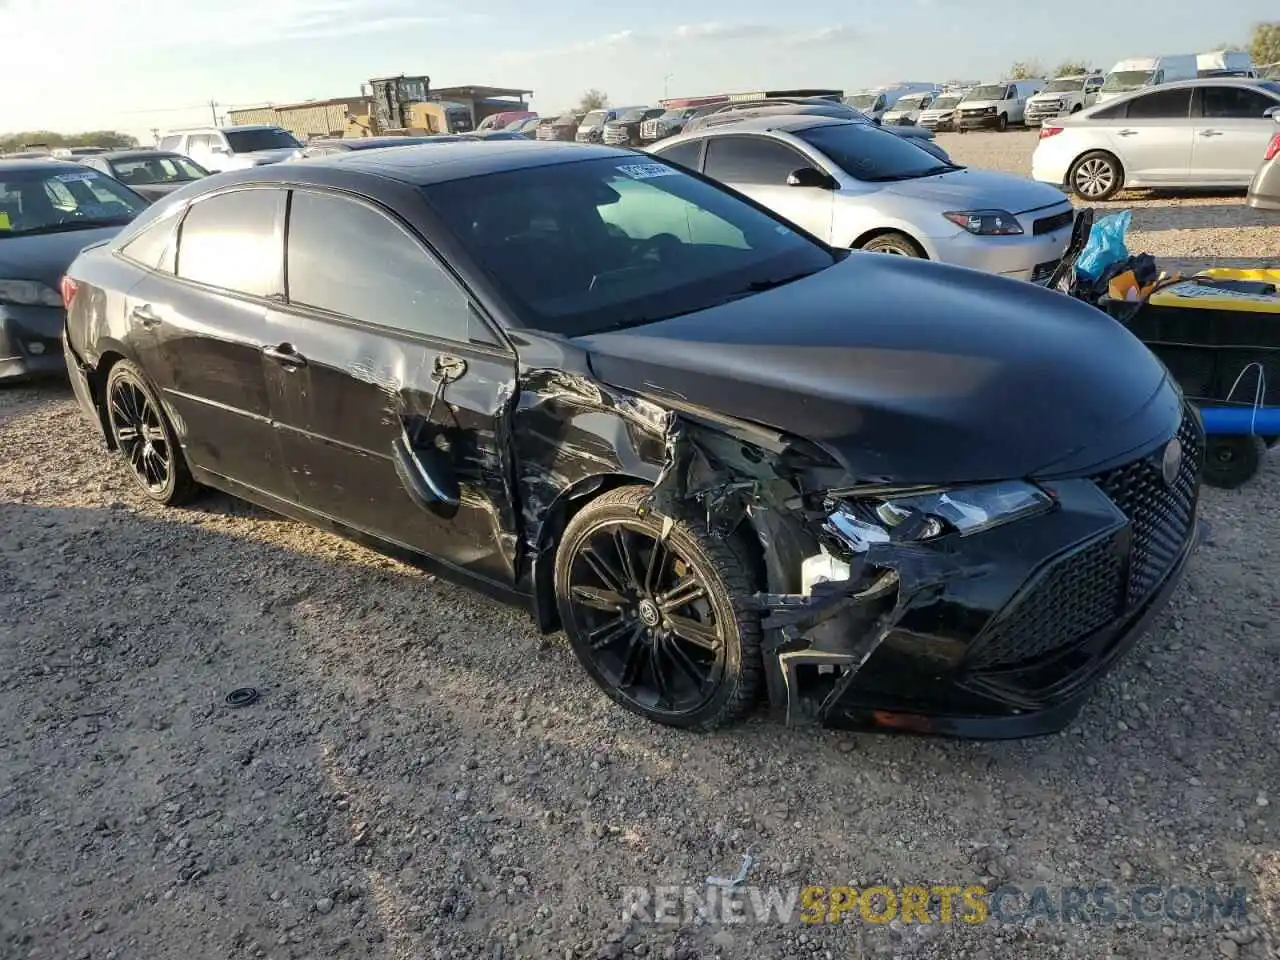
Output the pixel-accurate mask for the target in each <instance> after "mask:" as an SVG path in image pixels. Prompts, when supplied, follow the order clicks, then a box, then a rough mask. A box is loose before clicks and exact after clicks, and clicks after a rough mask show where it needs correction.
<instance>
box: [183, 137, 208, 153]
mask: <svg viewBox="0 0 1280 960" xmlns="http://www.w3.org/2000/svg"><path fill="white" fill-rule="evenodd" d="M187 149H188V150H208V149H209V138H208V137H207V136H206V135H205V134H203V133H197V134H194V135H192V136H190V137H188V138H187Z"/></svg>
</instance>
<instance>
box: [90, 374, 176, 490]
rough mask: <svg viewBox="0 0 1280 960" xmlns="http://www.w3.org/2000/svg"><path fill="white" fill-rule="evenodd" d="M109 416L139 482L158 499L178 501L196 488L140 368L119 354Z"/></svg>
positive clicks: (110, 378) (118, 443) (115, 437)
mask: <svg viewBox="0 0 1280 960" xmlns="http://www.w3.org/2000/svg"><path fill="white" fill-rule="evenodd" d="M106 404H107V421H108V423H109V424H110V425H111V436H112V439H113V440H114V441H115V444H116V449H117V450H119V451H120V454H121V455H122V456H123V457H124V458H125V461H126V462H127V463H128V464H129V470H130V472H131V473H132V474H133V478H134V480H135V481H137V484H138V486H139V487H141V488H142V490H143V492H144V493H146V495H147V496H148V497H150V498H151V499H152V500H155V501H156V502H157V503H162V504H166V505H170V504H177V503H181V502H184V501H186V500H189V499H190V498H191V497H192V496H193V495H194V494H195V492H196V484H195V481H193V480H192V479H191V473H190V471H188V469H187V462H186V459H185V458H184V457H183V455H182V450H181V448H180V447H179V445H178V442H177V439H176V437H175V436H174V433H173V428H172V427H171V426H170V425H169V423H168V421H167V420H166V419H165V416H164V412H163V411H162V410H161V409H160V404H159V402H158V401H157V400H156V397H155V393H154V392H153V391H152V390H151V388H150V387H149V386H148V385H147V382H146V380H144V379H143V376H142V372H141V371H140V370H139V369H138V368H137V367H136V366H134V365H133V364H132V363H129V362H128V361H127V360H121V361H120V362H118V363H117V364H116V365H115V366H113V367H112V368H111V373H110V374H109V375H108V377H107V390H106Z"/></svg>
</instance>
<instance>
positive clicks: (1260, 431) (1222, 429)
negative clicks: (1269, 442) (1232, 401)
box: [1200, 407, 1280, 437]
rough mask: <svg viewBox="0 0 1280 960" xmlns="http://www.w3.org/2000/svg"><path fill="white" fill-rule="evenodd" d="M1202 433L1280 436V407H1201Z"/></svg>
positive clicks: (1238, 435)
mask: <svg viewBox="0 0 1280 960" xmlns="http://www.w3.org/2000/svg"><path fill="white" fill-rule="evenodd" d="M1200 419H1202V420H1203V421H1204V432H1205V433H1206V434H1209V435H1221V436H1236V437H1240V436H1251V435H1252V436H1263V437H1275V436H1280V407H1201V408H1200Z"/></svg>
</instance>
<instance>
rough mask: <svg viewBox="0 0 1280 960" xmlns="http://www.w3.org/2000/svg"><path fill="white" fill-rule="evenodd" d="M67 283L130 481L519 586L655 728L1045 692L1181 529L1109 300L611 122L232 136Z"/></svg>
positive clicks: (1117, 616) (92, 388)
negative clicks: (750, 176) (738, 182)
mask: <svg viewBox="0 0 1280 960" xmlns="http://www.w3.org/2000/svg"><path fill="white" fill-rule="evenodd" d="M66 294H67V297H68V299H69V303H70V315H69V321H68V325H67V337H66V344H65V346H66V356H67V363H68V367H69V370H70V373H71V375H72V382H73V384H74V387H75V390H76V395H77V397H78V399H79V401H80V403H81V405H82V406H83V408H84V410H85V412H86V414H87V415H88V417H89V418H90V419H91V421H92V422H93V423H94V424H95V425H96V427H97V429H99V430H100V431H101V432H102V434H103V435H104V436H105V438H106V441H107V444H108V446H109V447H111V448H113V449H115V450H118V451H119V452H120V453H122V454H123V455H124V462H125V464H126V465H127V466H128V468H129V469H130V471H131V472H132V474H133V475H134V477H135V478H136V480H137V483H138V485H139V487H140V489H142V490H143V491H145V492H146V494H147V495H148V496H150V497H151V498H152V499H154V500H156V501H158V502H160V503H165V504H170V503H178V502H181V501H183V500H185V499H187V498H189V497H192V496H193V495H195V494H196V493H197V491H198V487H199V486H200V485H207V486H211V487H217V488H220V489H222V490H224V491H229V492H231V493H233V494H236V495H239V496H242V497H245V498H247V499H249V500H252V501H254V502H256V503H259V504H261V505H263V506H265V507H268V508H269V509H272V510H275V511H278V512H280V513H284V514H288V515H290V516H294V517H297V518H300V519H303V520H306V521H310V522H312V523H316V524H320V525H323V526H325V527H328V528H330V529H335V530H338V531H340V532H343V533H346V534H348V535H351V536H354V537H356V538H358V539H361V540H363V541H364V542H367V543H370V544H373V545H375V546H377V547H379V548H382V549H384V550H387V551H390V552H394V553H397V554H399V555H401V556H405V557H408V558H411V559H414V560H416V561H417V562H420V563H422V564H423V565H425V566H430V567H433V568H435V569H438V570H441V571H443V572H445V573H446V574H448V575H450V576H453V577H456V578H459V579H462V580H465V581H467V582H470V583H472V584H474V585H476V586H479V587H482V588H484V589H487V590H489V591H491V592H492V593H494V594H496V595H499V596H502V597H505V598H507V599H510V600H513V601H515V602H519V603H522V604H525V605H527V606H528V607H529V609H530V610H531V611H532V613H533V615H534V617H535V618H536V621H537V623H538V625H539V626H540V627H541V628H542V629H543V630H547V631H550V630H554V629H556V628H557V627H561V626H563V628H564V629H565V631H566V633H567V635H568V638H569V643H570V646H571V648H572V649H573V651H574V653H575V654H576V656H577V658H578V659H579V661H580V662H581V664H582V666H583V668H584V669H585V670H586V672H587V673H588V674H589V675H590V676H591V677H592V679H593V680H594V681H595V682H596V683H597V684H599V686H600V687H601V688H602V689H603V690H604V691H605V692H606V693H607V694H608V695H609V696H610V697H612V698H613V699H614V700H615V701H616V702H618V703H620V704H622V705H624V706H625V707H627V708H629V709H631V710H634V711H635V712H637V713H639V714H642V715H644V716H646V717H649V718H651V719H653V720H656V721H659V722H662V723H667V724H672V725H675V726H681V727H688V728H698V729H707V728H711V727H715V726H717V725H720V724H723V723H726V722H728V721H732V720H734V719H736V718H738V717H741V716H742V715H744V714H745V713H747V712H748V711H749V710H750V709H752V707H753V706H754V705H755V704H756V703H757V701H758V700H759V699H762V698H767V699H768V701H769V702H770V703H771V704H773V705H774V706H776V707H778V708H779V709H781V710H783V711H785V712H786V715H787V716H788V718H789V719H790V720H791V721H792V722H797V723H798V722H801V721H803V720H817V721H821V722H824V723H827V724H831V725H836V726H859V725H865V726H873V727H878V728H881V729H893V730H903V729H906V730H912V731H920V732H923V731H928V732H935V733H947V734H954V735H968V736H983V737H1008V736H1022V735H1029V734H1036V733H1044V732H1047V731H1051V730H1055V729H1058V728H1060V727H1061V726H1063V725H1064V724H1065V723H1067V722H1068V721H1069V720H1070V718H1071V717H1072V716H1074V714H1075V713H1076V711H1077V710H1078V709H1079V707H1080V704H1081V703H1082V701H1083V699H1084V698H1085V697H1086V696H1087V694H1088V692H1089V690H1090V689H1091V688H1092V686H1093V685H1094V683H1095V681H1096V680H1097V679H1098V678H1099V677H1100V676H1101V675H1102V674H1103V673H1104V672H1105V671H1106V670H1107V669H1108V668H1109V667H1110V666H1111V665H1112V664H1113V663H1114V662H1115V661H1116V660H1117V658H1118V657H1120V656H1121V655H1122V654H1123V653H1124V652H1125V651H1126V650H1127V649H1129V647H1130V646H1131V645H1132V644H1133V643H1134V642H1135V641H1136V639H1137V637H1138V636H1139V634H1140V633H1141V631H1142V630H1143V629H1144V628H1145V626H1146V625H1147V624H1148V623H1149V622H1150V620H1151V619H1152V617H1153V616H1154V615H1155V613H1156V611H1157V610H1158V609H1159V608H1160V607H1161V605H1162V604H1163V602H1164V601H1165V599H1166V598H1167V597H1168V595H1169V593H1170V591H1171V590H1172V589H1173V587H1174V586H1175V585H1176V583H1177V581H1178V579H1179V576H1180V574H1181V572H1182V569H1183V566H1184V564H1185V562H1186V560H1187V557H1188V556H1189V554H1190V553H1191V551H1192V549H1193V546H1194V544H1195V542H1196V502H1197V496H1198V492H1199V483H1198V473H1199V465H1200V461H1201V450H1202V447H1203V431H1202V429H1201V426H1200V423H1199V420H1198V418H1197V416H1196V414H1195V413H1194V412H1193V411H1191V410H1190V409H1189V408H1188V407H1187V406H1186V405H1185V404H1184V401H1183V398H1182V396H1181V394H1180V393H1179V391H1178V389H1177V387H1176V386H1175V384H1174V383H1173V382H1172V381H1171V380H1170V378H1169V375H1168V373H1167V372H1166V370H1165V369H1164V367H1163V366H1161V364H1160V363H1159V362H1158V361H1157V360H1156V359H1155V358H1154V357H1153V356H1152V355H1151V353H1150V352H1149V351H1148V350H1147V349H1146V348H1145V347H1144V346H1143V345H1142V344H1141V343H1139V342H1138V340H1136V339H1135V338H1134V337H1133V336H1132V335H1131V334H1129V333H1128V332H1127V331H1126V330H1125V329H1124V328H1123V327H1122V326H1121V325H1119V324H1117V323H1115V322H1114V321H1113V320H1111V319H1110V318H1109V317H1108V316H1106V315H1105V314H1103V313H1102V312H1100V311H1098V310H1095V309H1093V308H1092V307H1089V306H1086V305H1085V304H1083V303H1080V302H1079V301H1075V300H1072V299H1070V298H1067V297H1063V296H1061V295H1060V294H1057V293H1052V292H1050V291H1048V290H1045V289H1043V288H1041V287H1037V286H1033V285H1032V284H1028V283H1023V282H1017V281H1011V280H1004V279H1001V278H999V277H994V276H987V275H983V274H979V273H975V272H972V271H968V270H964V269H960V268H956V267H950V266H946V265H943V264H939V263H930V262H926V261H916V260H909V259H906V258H902V257H890V256H883V255H876V254H869V253H858V252H852V253H851V252H848V251H842V250H834V249H832V248H830V247H828V246H826V245H824V244H822V243H820V242H818V241H816V240H815V239H814V238H813V237H811V236H809V235H807V234H805V233H803V232H801V231H800V230H799V229H798V228H796V227H794V226H792V225H790V224H788V223H787V222H785V221H783V220H781V219H779V218H778V217H776V216H775V215H773V214H771V213H769V212H768V211H767V210H766V209H764V208H763V207H761V206H759V205H757V204H755V203H753V202H750V201H748V200H745V199H743V198H742V197H740V196H739V195H737V194H735V193H733V192H732V191H729V190H727V189H724V188H722V187H719V186H717V185H716V184H714V183H712V182H710V181H708V180H706V179H704V178H702V177H700V176H697V175H694V174H689V173H686V172H684V171H682V170H681V169H680V168H678V167H673V166H670V165H667V164H666V163H663V162H661V161H658V160H654V159H651V158H647V157H644V156H640V155H637V154H635V153H633V152H630V151H624V150H617V149H613V148H608V147H582V146H570V145H559V144H546V143H543V144H538V143H528V142H508V143H492V144H480V143H454V144H445V145H442V146H437V147H430V148H428V147H420V148H408V149H404V150H390V151H378V152H366V153H363V154H361V153H351V154H348V155H346V156H342V157H334V158H328V159H323V160H317V161H314V162H312V163H307V164H297V165H291V166H285V165H280V166H274V167H265V168H258V169H255V170H252V171H243V172H233V173H228V174H226V175H224V176H223V177H221V178H219V180H218V182H216V183H215V182H212V181H210V182H209V183H208V184H207V186H204V187H203V188H202V187H196V188H194V189H193V190H191V191H189V192H186V193H185V194H184V195H180V196H175V197H173V198H171V199H169V200H168V201H163V202H162V203H160V204H157V205H156V206H155V207H153V208H152V209H151V210H150V211H148V212H147V213H146V214H144V215H143V216H142V217H140V218H139V219H138V221H137V222H136V223H135V224H134V225H133V226H131V227H130V228H129V229H128V230H127V231H125V232H124V233H123V234H122V235H121V236H120V237H118V238H117V239H116V240H115V241H113V242H108V243H103V244H100V245H99V246H97V247H96V248H94V249H92V250H87V251H86V252H85V253H83V254H82V255H81V256H80V257H79V258H78V259H77V261H76V262H75V264H74V265H73V266H72V268H71V270H70V273H69V279H68V282H67V289H66ZM158 562H162V561H158ZM423 629H430V625H429V624H426V625H424V627H423Z"/></svg>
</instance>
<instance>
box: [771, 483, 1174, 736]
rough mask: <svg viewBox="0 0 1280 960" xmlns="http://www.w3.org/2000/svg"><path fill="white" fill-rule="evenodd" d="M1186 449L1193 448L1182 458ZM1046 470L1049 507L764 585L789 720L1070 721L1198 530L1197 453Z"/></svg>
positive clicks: (985, 731)
mask: <svg viewBox="0 0 1280 960" xmlns="http://www.w3.org/2000/svg"><path fill="white" fill-rule="evenodd" d="M1189 459H1190V458H1189ZM1158 469H1159V465H1158V463H1154V462H1150V460H1149V458H1148V459H1144V460H1142V461H1138V462H1135V463H1133V464H1127V465H1125V466H1124V467H1122V468H1119V469H1118V470H1113V471H1110V472H1109V473H1108V474H1104V475H1101V476H1099V477H1088V478H1076V479H1070V480H1062V481H1057V482H1052V483H1044V484H1043V487H1044V489H1045V490H1046V491H1047V492H1049V493H1050V494H1051V496H1052V497H1053V498H1054V501H1055V504H1056V507H1055V509H1053V510H1052V511H1050V512H1046V513H1044V514H1042V515H1039V516H1035V517H1030V518H1026V519H1020V520H1016V521H1013V522H1010V523H1008V524H1006V525H1003V526H1001V527H998V528H995V529H991V530H988V531H985V532H982V533H980V534H976V535H974V536H972V537H960V536H955V535H952V536H947V537H943V538H940V539H938V540H936V541H933V542H898V543H892V542H888V543H876V544H872V545H870V547H869V548H868V549H867V550H866V551H865V553H864V555H863V557H862V558H861V563H860V564H859V566H858V567H857V568H855V569H860V570H862V571H863V575H862V576H861V577H855V578H852V579H850V580H849V581H843V582H838V583H823V584H819V585H818V586H817V587H816V588H815V589H814V590H813V592H812V594H811V595H810V596H808V597H797V596H778V595H764V596H761V597H760V598H759V599H760V602H761V606H762V607H763V608H764V609H765V610H766V611H768V612H767V615H766V619H765V621H764V626H765V628H766V630H767V631H768V632H767V636H768V637H769V640H768V642H767V645H766V646H767V652H766V670H767V672H768V674H770V691H771V699H772V700H773V702H774V703H775V704H776V705H777V706H779V707H781V708H782V709H783V710H785V713H786V717H787V721H788V723H789V724H799V723H819V724H822V725H824V726H829V727H837V728H846V729H847V728H854V729H880V730H894V731H903V732H912V733H927V734H937V735H948V736H957V737H976V738H984V739H986V738H990V739H1000V738H1014V737H1026V736H1036V735H1040V734H1047V733H1052V732H1055V731H1057V730H1060V729H1062V727H1064V726H1066V725H1067V724H1068V723H1069V722H1070V721H1071V720H1072V718H1073V717H1074V716H1075V715H1076V713H1077V712H1078V711H1079V710H1080V707H1081V706H1082V704H1083V703H1084V701H1085V700H1086V699H1087V698H1088V696H1089V694H1090V692H1091V690H1092V688H1093V687H1094V685H1095V684H1096V683H1097V681H1098V680H1099V679H1100V678H1101V677H1102V676H1103V675H1104V674H1105V673H1106V672H1107V670H1108V669H1109V668H1110V667H1111V666H1112V665H1113V664H1114V663H1115V662H1116V661H1117V660H1118V659H1119V658H1120V657H1121V656H1123V654H1124V653H1125V652H1126V651H1127V650H1128V649H1130V648H1131V647H1132V646H1133V645H1134V644H1135V643H1136V642H1137V640H1138V638H1139V637H1140V636H1141V635H1142V633H1143V632H1144V631H1145V630H1146V628H1147V627H1148V626H1149V625H1150V623H1151V621H1152V620H1153V619H1154V617H1155V616H1156V615H1157V614H1158V613H1159V611H1160V609H1161V608H1162V607H1163V606H1164V604H1165V602H1166V601H1167V600H1168V598H1169V596H1170V594H1171V593H1172V592H1173V590H1174V588H1175V587H1176V586H1177V584H1178V582H1179V580H1180V578H1181V575H1182V572H1183V569H1184V568H1185V566H1186V563H1187V560H1188V558H1189V556H1190V555H1191V552H1192V550H1193V549H1194V547H1195V544H1196V541H1197V535H1198V534H1197V520H1196V496H1197V491H1198V488H1197V486H1196V480H1195V470H1196V463H1194V462H1189V463H1188V464H1187V465H1186V467H1185V469H1184V470H1183V472H1182V474H1181V475H1180V476H1179V477H1178V480H1177V482H1175V483H1174V484H1164V485H1163V486H1159V487H1158V486H1157V485H1156V484H1155V483H1154V482H1151V481H1152V478H1151V475H1150V471H1155V470H1158Z"/></svg>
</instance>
